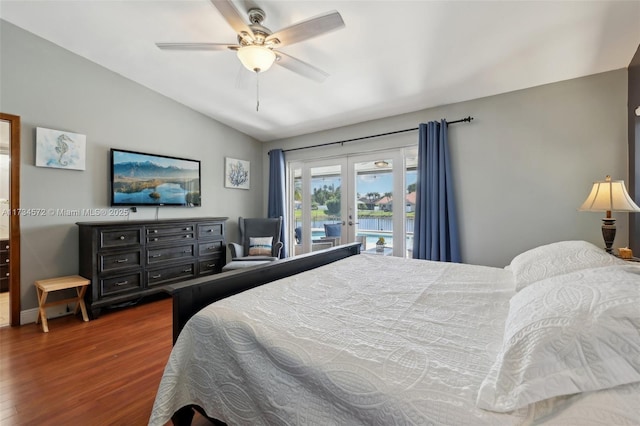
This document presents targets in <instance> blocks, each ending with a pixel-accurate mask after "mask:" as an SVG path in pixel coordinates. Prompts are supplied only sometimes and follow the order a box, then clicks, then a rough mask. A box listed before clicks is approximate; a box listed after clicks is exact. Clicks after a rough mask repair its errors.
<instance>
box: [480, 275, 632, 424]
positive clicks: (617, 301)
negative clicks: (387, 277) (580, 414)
mask: <svg viewBox="0 0 640 426" xmlns="http://www.w3.org/2000/svg"><path fill="white" fill-rule="evenodd" d="M510 305H511V306H510V309H509V315H508V317H507V322H506V324H505V334H504V339H503V346H502V349H501V351H500V353H499V354H498V357H497V359H496V361H495V363H494V365H493V366H492V367H491V370H490V371H489V373H488V375H487V377H486V378H485V379H484V381H483V382H482V385H481V386H480V391H479V393H478V399H477V405H478V407H480V408H484V409H487V410H492V411H498V412H507V411H512V410H515V409H518V408H520V407H524V406H526V405H528V404H531V403H534V402H537V401H542V400H544V399H547V398H551V397H554V396H560V395H569V394H574V393H578V392H586V391H596V390H599V389H607V388H611V387H614V386H618V385H623V384H626V383H633V382H639V381H640V267H637V266H631V265H628V264H627V265H625V266H610V267H602V268H594V269H585V270H582V271H577V272H573V273H571V274H566V275H558V276H556V277H552V278H549V279H547V280H544V281H540V282H537V283H535V284H532V285H530V286H529V287H527V288H525V289H524V290H522V291H521V292H519V293H517V294H516V295H515V296H513V297H512V298H511V302H510Z"/></svg>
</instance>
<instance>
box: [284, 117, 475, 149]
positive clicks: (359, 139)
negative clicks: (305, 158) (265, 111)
mask: <svg viewBox="0 0 640 426" xmlns="http://www.w3.org/2000/svg"><path fill="white" fill-rule="evenodd" d="M471 120H473V117H471V116H469V117H465V118H461V119H460V120H454V121H447V125H449V124H455V123H471ZM418 129H419V127H414V128H413V129H404V130H396V131H394V132H387V133H380V134H377V135H371V136H362V137H359V138H353V139H345V140H343V141H336V142H327V143H321V144H317V145H310V146H303V147H300V148H291V149H283V150H282V152H290V151H298V150H301V149H309V148H319V147H321V146H328V145H336V144H343V143H347V142H355V141H361V140H364V139H371V138H379V137H381V136H389V135H395V134H397V133H406V132H413V131H416V130H418Z"/></svg>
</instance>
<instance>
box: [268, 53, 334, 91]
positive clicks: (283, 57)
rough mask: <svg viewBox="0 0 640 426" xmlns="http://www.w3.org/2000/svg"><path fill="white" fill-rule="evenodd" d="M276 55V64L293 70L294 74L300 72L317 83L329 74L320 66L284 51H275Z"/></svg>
mask: <svg viewBox="0 0 640 426" xmlns="http://www.w3.org/2000/svg"><path fill="white" fill-rule="evenodd" d="M276 56H277V60H276V62H275V63H276V64H278V65H280V66H281V67H283V68H286V69H288V70H289V71H293V72H295V73H296V74H300V75H301V76H303V77H307V78H310V79H311V80H315V81H317V82H318V83H322V82H324V81H325V80H326V79H327V77H329V74H327V73H326V72H324V71H322V70H321V69H320V68H316V67H314V66H313V65H311V64H308V63H306V62H304V61H301V60H300V59H296V58H294V57H293V56H291V55H287V54H286V53H282V52H276Z"/></svg>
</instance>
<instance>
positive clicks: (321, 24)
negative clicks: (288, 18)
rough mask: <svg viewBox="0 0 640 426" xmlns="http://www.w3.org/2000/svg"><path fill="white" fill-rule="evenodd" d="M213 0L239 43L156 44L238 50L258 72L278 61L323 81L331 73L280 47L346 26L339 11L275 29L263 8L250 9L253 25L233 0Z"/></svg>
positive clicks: (297, 71) (162, 47) (171, 46)
mask: <svg viewBox="0 0 640 426" xmlns="http://www.w3.org/2000/svg"><path fill="white" fill-rule="evenodd" d="M210 1H211V3H213V5H214V6H215V8H216V9H218V12H220V14H221V15H222V17H223V18H224V19H225V20H226V21H227V23H228V24H229V25H230V26H231V28H233V29H234V30H235V31H236V32H237V33H238V44H226V43H156V45H157V46H158V47H159V48H160V49H164V50H214V51H215V50H227V49H229V50H235V51H237V54H238V58H239V59H240V62H242V64H243V65H244V66H245V68H247V69H248V70H250V71H253V72H255V73H260V72H264V71H266V70H268V69H269V68H270V67H271V65H273V63H276V64H278V65H280V66H282V67H284V68H286V69H288V70H290V71H293V72H295V73H297V74H300V75H302V76H304V77H307V78H310V79H312V80H315V81H317V82H323V81H324V80H325V79H326V78H327V77H328V76H329V74H327V73H326V72H324V71H323V70H321V69H319V68H316V67H315V66H313V65H311V64H308V63H306V62H303V61H301V60H300V59H296V58H294V57H293V56H291V55H287V54H286V53H284V52H281V51H280V50H277V49H278V48H280V47H283V46H288V45H291V44H294V43H298V42H301V41H304V40H308V39H310V38H313V37H317V36H319V35H322V34H326V33H328V32H330V31H334V30H338V29H340V28H343V27H344V26H345V25H344V21H343V20H342V16H340V13H338V12H337V11H331V12H327V13H324V14H322V15H318V16H315V17H313V18H309V19H307V20H304V21H301V22H298V23H296V24H293V25H291V26H288V27H285V28H283V29H281V30H279V31H276V32H272V31H271V30H270V29H268V28H267V27H265V26H263V25H262V21H263V20H264V19H265V17H266V14H265V13H264V11H263V10H262V9H260V8H257V7H254V8H251V9H249V11H248V15H249V22H250V24H246V23H245V21H244V19H243V17H242V15H241V14H240V12H239V11H238V9H237V8H236V7H235V6H234V4H233V3H232V2H231V1H230V0H210Z"/></svg>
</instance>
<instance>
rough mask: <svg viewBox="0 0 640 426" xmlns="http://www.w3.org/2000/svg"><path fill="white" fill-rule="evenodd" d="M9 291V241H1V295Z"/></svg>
mask: <svg viewBox="0 0 640 426" xmlns="http://www.w3.org/2000/svg"><path fill="white" fill-rule="evenodd" d="M6 291H9V240H0V293H4V292H6Z"/></svg>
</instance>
